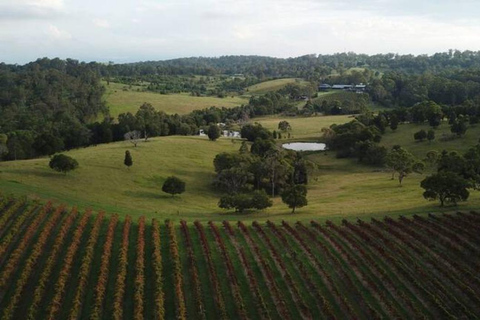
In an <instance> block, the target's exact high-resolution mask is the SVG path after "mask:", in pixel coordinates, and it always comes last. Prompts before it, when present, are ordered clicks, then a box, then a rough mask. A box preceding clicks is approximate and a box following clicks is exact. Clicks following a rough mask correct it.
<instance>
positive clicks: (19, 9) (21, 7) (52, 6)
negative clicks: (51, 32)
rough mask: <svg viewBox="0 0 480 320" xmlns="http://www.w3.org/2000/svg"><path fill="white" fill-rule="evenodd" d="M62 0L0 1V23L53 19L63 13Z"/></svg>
mask: <svg viewBox="0 0 480 320" xmlns="http://www.w3.org/2000/svg"><path fill="white" fill-rule="evenodd" d="M64 9H65V6H64V2H63V0H30V1H29V0H17V1H8V0H0V21H2V20H3V21H5V20H26V19H53V18H56V17H59V16H60V15H61V14H62V13H63V12H64Z"/></svg>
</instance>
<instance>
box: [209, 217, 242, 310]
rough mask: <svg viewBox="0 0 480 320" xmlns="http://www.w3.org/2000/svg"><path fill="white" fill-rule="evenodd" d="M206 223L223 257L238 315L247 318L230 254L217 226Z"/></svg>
mask: <svg viewBox="0 0 480 320" xmlns="http://www.w3.org/2000/svg"><path fill="white" fill-rule="evenodd" d="M208 224H209V226H210V228H211V229H212V231H213V235H214V238H215V241H216V242H217V245H218V247H219V248H220V253H221V255H222V257H223V261H224V263H225V266H226V267H227V275H228V278H229V280H230V284H231V286H232V290H233V297H234V300H235V305H236V307H237V311H238V315H239V317H240V319H247V318H248V316H247V310H246V309H245V304H244V303H243V298H242V294H241V293H240V286H239V284H238V279H237V276H236V274H235V270H234V268H233V264H232V261H231V260H230V256H229V255H228V252H227V249H226V248H225V243H224V242H223V239H222V238H221V237H220V233H219V232H218V228H217V226H216V225H215V224H214V223H213V222H211V221H210V222H209V223H208Z"/></svg>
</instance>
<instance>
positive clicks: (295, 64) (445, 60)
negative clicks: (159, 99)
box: [101, 50, 480, 81]
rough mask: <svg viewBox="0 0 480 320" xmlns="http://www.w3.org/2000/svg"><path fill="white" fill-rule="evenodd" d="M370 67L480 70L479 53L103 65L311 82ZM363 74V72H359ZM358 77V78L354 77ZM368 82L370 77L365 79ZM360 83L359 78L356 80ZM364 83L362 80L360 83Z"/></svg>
mask: <svg viewBox="0 0 480 320" xmlns="http://www.w3.org/2000/svg"><path fill="white" fill-rule="evenodd" d="M354 67H363V68H365V67H367V68H370V69H374V70H379V71H382V72H385V71H389V70H396V71H400V72H404V73H410V74H422V73H425V72H429V73H433V74H436V73H440V72H442V71H444V70H458V69H464V68H479V67H480V51H463V52H462V51H459V50H449V51H448V52H439V53H435V54H433V55H430V56H428V55H418V56H415V55H411V54H408V55H399V54H394V53H387V54H376V55H366V54H356V53H353V52H345V53H335V54H325V55H322V54H321V55H316V54H309V55H304V56H300V57H296V58H288V59H282V58H272V57H260V56H222V57H218V58H205V57H192V58H180V59H172V60H166V61H146V62H138V63H130V64H113V63H112V64H110V65H101V72H102V75H104V76H105V75H110V76H112V77H118V76H129V77H132V76H140V75H157V74H158V75H192V74H195V75H205V76H213V75H218V74H226V75H235V74H243V75H245V76H255V77H257V78H259V79H264V78H265V77H299V78H305V79H312V80H320V79H324V78H326V77H327V76H329V75H331V74H332V71H334V70H335V71H336V75H337V76H341V77H344V79H342V80H348V79H349V78H347V77H348V76H349V74H351V73H353V72H348V73H347V72H345V71H346V70H348V69H349V68H354ZM358 72H359V73H363V72H362V71H358ZM354 77H358V75H354ZM364 77H365V78H366V80H368V79H369V77H368V75H364ZM354 80H355V81H358V80H359V79H358V78H354ZM360 80H361V79H360Z"/></svg>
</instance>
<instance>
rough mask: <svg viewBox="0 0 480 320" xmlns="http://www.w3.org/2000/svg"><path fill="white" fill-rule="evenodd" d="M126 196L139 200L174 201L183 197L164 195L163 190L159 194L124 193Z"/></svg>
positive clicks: (146, 192) (142, 192)
mask: <svg viewBox="0 0 480 320" xmlns="http://www.w3.org/2000/svg"><path fill="white" fill-rule="evenodd" d="M123 194H124V195H126V196H130V197H133V198H139V199H172V200H173V201H178V200H181V197H180V196H178V195H176V196H174V197H172V195H170V194H167V193H164V192H163V191H162V190H160V189H159V190H158V192H150V191H125V192H124V193H123Z"/></svg>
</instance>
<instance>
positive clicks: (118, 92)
mask: <svg viewBox="0 0 480 320" xmlns="http://www.w3.org/2000/svg"><path fill="white" fill-rule="evenodd" d="M104 84H105V88H106V93H105V100H106V103H107V107H108V108H109V110H110V115H111V116H113V117H117V116H118V115H119V114H120V113H124V112H132V113H135V112H136V111H137V110H138V108H139V107H140V106H141V105H142V104H143V103H144V102H148V103H151V104H152V105H153V107H155V109H157V110H161V111H165V112H166V113H169V114H174V113H178V114H187V113H189V112H192V111H193V110H198V109H203V108H209V107H212V106H216V107H227V108H228V107H235V106H239V105H241V104H246V103H248V99H247V98H244V97H239V96H234V97H233V98H232V97H230V96H228V97H226V98H217V97H193V96H191V95H190V94H188V93H179V94H159V93H154V92H143V91H141V90H142V88H141V87H138V86H132V87H131V88H129V86H127V85H124V84H120V83H114V82H110V84H109V85H107V84H106V82H105V83H104ZM124 88H127V91H124V90H123V89H124ZM137 90H140V91H137Z"/></svg>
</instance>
